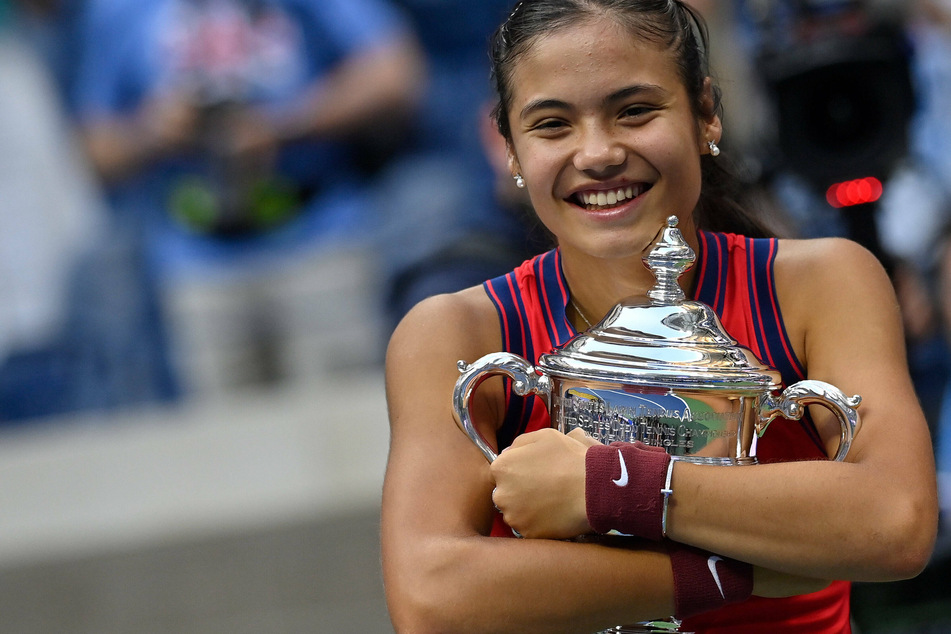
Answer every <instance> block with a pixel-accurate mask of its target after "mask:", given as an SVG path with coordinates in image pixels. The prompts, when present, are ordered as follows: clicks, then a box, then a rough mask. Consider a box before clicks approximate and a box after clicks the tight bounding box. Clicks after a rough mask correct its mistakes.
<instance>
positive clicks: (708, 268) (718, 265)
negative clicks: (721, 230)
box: [696, 232, 726, 315]
mask: <svg viewBox="0 0 951 634" xmlns="http://www.w3.org/2000/svg"><path fill="white" fill-rule="evenodd" d="M703 237H704V238H706V240H703V239H701V241H700V252H699V253H698V254H697V264H696V266H698V267H700V268H699V269H698V270H699V271H702V272H703V279H701V280H698V281H697V297H696V299H697V301H700V302H703V303H704V304H706V305H707V306H709V307H711V308H713V310H714V312H716V313H717V314H718V315H722V314H723V305H724V301H723V297H724V296H725V294H726V275H725V274H726V267H725V266H724V263H725V261H726V260H725V252H726V246H725V245H724V244H723V243H722V242H721V241H720V240H721V238H723V236H721V235H720V234H715V233H707V232H704V233H703Z"/></svg>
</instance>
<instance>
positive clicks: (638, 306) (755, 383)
mask: <svg viewBox="0 0 951 634" xmlns="http://www.w3.org/2000/svg"><path fill="white" fill-rule="evenodd" d="M677 223H678V220H677V217H676V216H671V217H670V218H668V219H667V224H666V226H665V227H664V228H663V230H662V231H661V234H660V237H659V239H658V241H657V242H656V243H655V244H654V246H653V248H652V249H651V251H650V253H648V254H647V256H645V257H644V264H645V266H647V267H648V268H649V269H650V270H651V271H652V272H653V273H654V277H655V279H656V283H655V285H654V287H653V288H652V289H651V290H650V291H649V292H648V293H647V297H632V298H628V299H626V300H624V301H622V302H620V303H619V304H617V305H616V306H615V307H614V308H613V309H612V310H611V312H609V313H608V314H607V315H606V316H605V317H604V319H602V320H601V321H600V322H599V323H597V324H596V325H595V326H593V327H592V328H590V329H589V330H587V331H586V332H584V333H581V334H579V335H578V336H576V337H575V338H574V339H572V340H571V341H569V342H568V343H567V344H566V345H565V346H564V347H563V348H561V349H559V350H555V351H553V352H552V353H550V354H546V355H542V357H541V358H540V359H539V361H538V364H537V366H538V367H539V368H540V369H542V370H543V371H544V372H547V373H549V374H551V375H554V376H561V377H564V378H570V379H579V380H596V381H601V382H609V383H620V384H636V385H648V386H656V387H661V388H681V389H685V388H689V389H699V390H723V391H729V392H734V393H735V392H741V393H742V392H749V393H758V392H761V391H762V390H764V389H768V390H771V389H775V388H777V387H778V386H779V384H780V376H779V373H778V372H777V371H776V370H774V369H772V368H770V367H769V366H767V365H764V364H763V363H762V362H761V361H760V360H759V359H757V358H756V355H754V354H753V352H752V351H751V350H749V349H748V348H745V347H743V346H741V345H739V344H738V343H737V341H736V340H735V339H733V338H732V337H730V335H728V334H727V333H726V331H725V330H724V329H723V325H722V324H721V323H720V319H719V318H718V317H717V315H716V313H715V312H714V311H713V309H712V308H710V307H709V306H707V305H706V304H704V303H702V302H697V301H689V300H687V299H686V297H685V295H684V292H683V289H682V288H681V287H680V283H679V279H680V276H681V275H682V274H683V273H684V272H685V271H687V270H688V269H689V268H690V267H691V266H693V263H694V261H695V260H696V254H695V253H694V251H693V249H692V248H691V247H690V245H689V244H687V242H686V240H684V237H683V234H682V233H681V232H680V229H678V228H677Z"/></svg>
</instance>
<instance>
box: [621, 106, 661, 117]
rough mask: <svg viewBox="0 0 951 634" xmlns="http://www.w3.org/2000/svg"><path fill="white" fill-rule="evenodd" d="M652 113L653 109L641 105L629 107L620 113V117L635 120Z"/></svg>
mask: <svg viewBox="0 0 951 634" xmlns="http://www.w3.org/2000/svg"><path fill="white" fill-rule="evenodd" d="M653 111H654V108H652V107H650V106H641V105H638V106H629V107H628V108H626V109H625V110H624V111H623V112H622V113H621V116H624V117H630V118H637V117H643V116H644V115H646V114H649V113H651V112H653Z"/></svg>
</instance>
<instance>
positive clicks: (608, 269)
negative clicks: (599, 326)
mask: <svg viewBox="0 0 951 634" xmlns="http://www.w3.org/2000/svg"><path fill="white" fill-rule="evenodd" d="M684 239H685V240H686V241H687V243H688V244H689V245H690V247H691V248H692V249H693V250H694V252H695V253H697V254H698V255H699V250H698V249H699V240H698V238H697V232H696V229H694V228H690V229H689V230H685V231H684ZM651 246H652V245H651ZM649 251H650V247H648V249H646V250H645V251H644V253H643V254H637V255H633V256H630V257H626V258H600V257H597V256H593V255H590V254H587V253H584V252H579V251H574V250H570V249H566V248H562V254H561V259H562V270H563V271H564V274H565V281H566V282H567V283H568V288H569V291H570V293H571V299H572V304H573V307H574V309H575V311H576V312H578V313H579V317H581V318H582V320H587V321H590V322H591V323H597V322H598V321H600V320H601V318H602V317H604V316H605V315H606V314H607V313H608V311H610V310H611V309H612V308H613V307H614V306H615V305H616V304H617V303H618V302H620V301H621V300H623V299H626V298H628V297H643V296H646V295H647V292H648V291H649V290H650V289H651V288H653V286H654V283H655V281H656V280H655V278H654V274H653V273H652V272H651V271H650V269H648V268H647V266H646V265H645V264H644V261H643V258H644V257H645V256H646V255H647V253H648V252H649ZM695 276H696V267H692V268H691V269H690V270H688V271H687V272H686V273H684V274H683V276H681V278H680V285H681V288H683V289H684V290H685V292H687V293H689V291H690V289H691V288H693V282H694V278H695Z"/></svg>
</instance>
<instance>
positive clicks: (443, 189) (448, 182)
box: [380, 0, 532, 326]
mask: <svg viewBox="0 0 951 634" xmlns="http://www.w3.org/2000/svg"><path fill="white" fill-rule="evenodd" d="M396 1H397V3H398V4H399V5H400V6H401V7H402V8H403V9H404V10H405V11H406V12H407V14H408V15H409V16H410V18H411V19H412V20H413V23H414V25H415V27H416V30H417V33H418V35H419V38H420V40H421V41H422V43H423V46H424V49H425V52H426V55H427V60H428V66H429V83H428V86H427V88H426V92H425V93H424V99H423V107H422V109H421V111H420V113H419V116H418V117H417V119H416V121H415V128H414V129H415V131H416V135H415V137H414V142H413V144H412V146H411V148H410V149H409V152H407V153H406V154H405V155H403V156H401V158H400V159H399V160H398V161H397V163H396V164H395V165H394V166H393V169H391V170H389V172H388V173H387V178H386V180H385V182H384V183H383V187H382V192H381V196H380V198H381V201H382V202H381V205H382V206H385V208H386V210H387V218H388V219H389V221H388V222H387V223H386V225H385V229H384V231H383V234H382V235H383V236H384V241H383V242H382V243H381V255H382V258H383V261H384V269H385V270H386V272H387V278H386V280H385V281H384V284H385V291H386V296H385V300H386V310H387V311H388V313H389V320H390V322H391V326H392V325H395V323H396V322H398V321H399V319H400V318H401V317H402V316H403V315H404V314H405V313H406V312H407V311H408V310H409V309H410V308H412V306H413V305H415V304H416V303H417V302H418V301H419V300H421V299H424V298H425V297H427V296H429V295H433V294H436V293H443V292H451V291H456V290H459V289H462V288H465V287H468V286H472V285H475V284H479V283H481V282H483V281H485V280H487V279H490V278H492V277H495V276H496V275H500V274H502V273H505V272H507V271H509V270H511V269H512V268H513V267H514V266H515V265H517V264H519V263H521V262H522V260H523V259H524V258H525V257H526V255H528V254H529V252H530V251H531V250H532V246H531V240H532V229H531V227H530V226H527V225H526V223H531V220H529V218H530V215H529V214H528V213H526V212H525V209H524V208H523V206H522V203H521V200H522V199H521V197H516V198H515V199H512V198H508V196H509V195H510V194H511V189H512V188H511V187H510V184H511V183H510V181H511V178H510V176H509V175H508V173H507V170H505V169H504V167H503V174H502V175H501V176H500V174H499V173H498V172H497V171H496V170H495V169H494V167H493V166H492V165H491V164H490V162H489V160H488V157H487V155H486V152H487V151H492V150H491V149H490V150H487V148H486V146H485V144H484V141H485V140H486V139H488V142H489V144H490V145H492V143H493V139H492V137H491V136H490V137H486V136H484V135H485V132H486V129H487V126H488V125H490V116H489V114H490V110H491V103H492V102H493V100H494V95H493V90H492V84H491V82H490V77H489V58H488V45H489V38H490V36H491V35H492V32H493V30H494V29H495V28H496V27H497V26H498V25H499V24H501V23H502V22H503V20H504V19H505V17H506V16H507V15H508V12H509V11H511V10H512V7H513V6H514V3H513V2H512V1H511V0H481V1H480V2H467V1H465V0H396ZM490 134H494V135H495V136H498V133H497V132H491V131H490ZM500 177H501V179H502V181H501V184H500V181H499V180H498V179H499V178H500ZM500 194H501V196H500Z"/></svg>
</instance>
